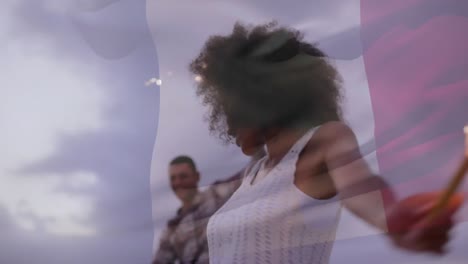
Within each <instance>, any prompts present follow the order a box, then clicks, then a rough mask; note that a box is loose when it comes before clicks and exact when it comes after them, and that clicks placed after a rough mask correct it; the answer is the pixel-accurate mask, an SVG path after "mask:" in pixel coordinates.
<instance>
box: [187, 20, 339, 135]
mask: <svg viewBox="0 0 468 264" xmlns="http://www.w3.org/2000/svg"><path fill="white" fill-rule="evenodd" d="M190 71H191V72H192V73H193V74H195V76H196V78H195V79H196V80H197V95H198V96H200V97H201V98H202V100H203V104H204V105H205V106H208V107H209V115H208V116H207V119H208V121H209V125H210V126H209V127H210V131H211V132H212V133H217V134H218V135H219V137H220V138H221V139H222V140H223V141H225V142H232V141H233V139H234V138H235V131H236V129H237V128H241V127H243V128H245V127H249V128H256V129H264V128H269V127H292V126H298V125H300V126H304V125H305V126H307V127H311V126H316V125H319V124H322V123H325V122H328V121H338V120H341V110H340V101H341V77H340V76H339V74H338V72H337V71H336V69H335V68H334V67H333V66H332V65H331V63H330V62H329V61H328V59H327V56H326V55H325V54H324V53H323V52H322V51H321V50H319V49H318V48H317V47H316V46H315V45H314V44H310V43H306V42H303V34H302V33H301V32H299V31H296V30H293V29H289V28H285V27H278V26H277V23H276V22H271V23H268V24H263V25H258V26H244V25H243V24H241V23H239V22H238V23H236V24H235V25H234V29H233V31H232V33H231V34H230V35H228V36H219V35H214V36H211V37H210V38H209V39H208V40H207V42H206V43H205V45H204V47H203V49H202V50H201V52H200V54H199V55H198V57H197V58H196V59H195V60H193V61H192V62H191V64H190Z"/></svg>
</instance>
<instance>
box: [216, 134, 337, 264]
mask: <svg viewBox="0 0 468 264" xmlns="http://www.w3.org/2000/svg"><path fill="white" fill-rule="evenodd" d="M315 131H316V129H311V130H310V131H309V132H307V133H306V134H305V135H304V136H303V137H302V138H300V139H299V140H298V141H297V142H296V143H295V145H294V146H293V147H292V148H291V150H290V151H289V152H288V153H287V154H286V155H285V156H284V158H283V159H282V160H281V161H280V162H279V163H278V164H277V165H276V166H275V167H274V168H273V169H272V170H271V171H270V172H269V173H268V174H267V175H266V176H265V177H263V178H262V179H259V180H258V181H255V183H254V184H253V185H252V184H251V182H252V180H253V179H254V177H255V175H256V174H257V173H258V170H259V168H260V167H261V166H260V164H261V163H262V162H265V160H266V158H263V159H262V160H260V161H259V162H258V163H257V164H256V165H255V166H254V167H253V169H251V170H250V172H249V173H248V174H247V175H246V177H245V178H244V180H243V182H242V184H241V186H240V187H239V189H238V190H237V191H236V192H235V193H234V194H233V196H232V197H231V198H230V199H229V200H228V201H227V202H226V203H225V204H224V205H223V206H222V207H221V208H220V209H219V210H218V211H217V212H216V213H215V214H214V215H213V216H212V217H211V218H210V220H209V222H208V227H207V236H208V248H209V257H210V263H211V264H220V263H221V264H225V263H233V264H234V263H241V264H250V263H256V264H263V263H268V264H270V263H291V264H301V263H313V264H322V263H328V261H329V258H330V254H331V249H332V246H333V241H334V239H335V233H336V228H337V224H338V219H339V215H340V208H341V206H340V202H339V201H338V200H337V199H336V198H334V199H330V200H317V199H313V198H311V197H309V196H308V195H306V194H304V193H303V192H302V191H300V190H299V189H298V188H297V187H296V186H295V185H294V172H295V170H296V162H297V160H298V156H299V153H300V152H301V151H302V149H303V148H304V146H305V145H306V144H307V142H308V141H309V140H310V138H311V137H312V135H313V133H314V132H315Z"/></svg>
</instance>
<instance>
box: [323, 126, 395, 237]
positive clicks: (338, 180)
mask: <svg viewBox="0 0 468 264" xmlns="http://www.w3.org/2000/svg"><path fill="white" fill-rule="evenodd" d="M321 129H323V130H324V131H323V132H325V133H323V134H324V135H325V137H326V140H325V141H326V143H325V144H324V159H325V163H326V165H327V168H328V173H329V174H330V176H331V178H332V180H333V183H334V185H335V188H336V189H337V191H338V195H339V196H340V198H341V199H342V203H343V204H344V206H345V207H346V208H348V209H349V210H350V211H351V212H352V213H353V214H355V215H356V216H358V217H360V218H361V219H363V220H365V221H366V222H367V223H369V224H371V225H373V226H375V227H377V228H379V229H380V230H382V231H388V228H387V223H386V210H385V209H386V208H389V207H391V206H392V205H393V204H394V203H395V198H394V195H393V193H392V190H391V189H390V188H389V187H388V186H387V184H386V183H385V181H384V180H383V179H382V178H381V177H378V176H375V175H374V174H373V173H372V171H371V169H370V168H369V166H368V164H367V163H366V161H365V160H364V159H363V157H362V155H361V153H360V150H359V145H358V142H357V140H356V136H355V135H354V133H353V131H352V130H351V129H350V128H349V127H348V126H347V125H345V124H343V123H341V122H331V123H328V124H325V125H324V126H323V127H322V128H321Z"/></svg>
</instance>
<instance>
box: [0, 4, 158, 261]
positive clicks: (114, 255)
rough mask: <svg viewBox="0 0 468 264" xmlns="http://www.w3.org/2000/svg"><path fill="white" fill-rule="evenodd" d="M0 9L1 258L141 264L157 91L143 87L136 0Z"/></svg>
mask: <svg viewBox="0 0 468 264" xmlns="http://www.w3.org/2000/svg"><path fill="white" fill-rule="evenodd" d="M0 5H1V8H0V10H1V11H0V13H1V15H0V17H1V20H2V21H1V22H2V23H0V24H1V25H0V38H1V41H2V43H4V44H6V47H5V46H4V48H3V49H2V58H3V59H2V61H1V62H0V63H1V68H2V71H1V76H2V80H3V82H4V85H3V86H2V88H1V91H2V96H1V97H0V98H1V99H0V101H1V103H0V105H1V106H0V109H1V111H0V113H1V114H0V116H1V125H0V126H1V127H2V131H3V132H2V137H0V142H1V146H2V148H1V150H0V153H1V157H2V159H1V161H0V223H1V224H0V229H1V230H2V231H1V233H2V234H3V235H2V238H0V262H1V263H31V262H34V263H149V262H150V259H151V254H152V253H151V248H152V241H153V232H152V228H151V227H152V218H151V199H150V188H149V182H150V177H149V172H150V165H151V157H152V150H153V145H154V140H155V137H156V128H157V123H158V108H159V95H158V93H159V90H158V89H157V88H155V87H146V86H145V85H144V83H145V82H146V81H147V80H148V79H150V78H151V77H154V76H156V75H157V70H158V69H157V57H156V50H155V48H154V45H153V42H152V39H151V36H150V34H149V31H148V28H147V23H146V17H145V7H146V3H145V1H144V0H142V1H138V0H137V1H135V0H125V1H109V0H103V1H72V0H66V1H60V0H59V1H56V0H39V1H27V0H24V1H23V0H21V1H17V0H12V1H10V0H7V1H2V3H1V4H0ZM5 82H6V83H5Z"/></svg>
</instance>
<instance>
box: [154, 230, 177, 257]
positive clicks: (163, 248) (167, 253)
mask: <svg viewBox="0 0 468 264" xmlns="http://www.w3.org/2000/svg"><path fill="white" fill-rule="evenodd" d="M170 234H171V232H170V229H169V228H166V229H165V230H164V231H163V233H162V234H161V238H160V240H159V248H158V251H157V252H156V255H155V256H154V259H153V262H152V264H172V263H175V261H176V259H177V256H176V253H175V250H174V247H173V246H172V243H171V241H170Z"/></svg>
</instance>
